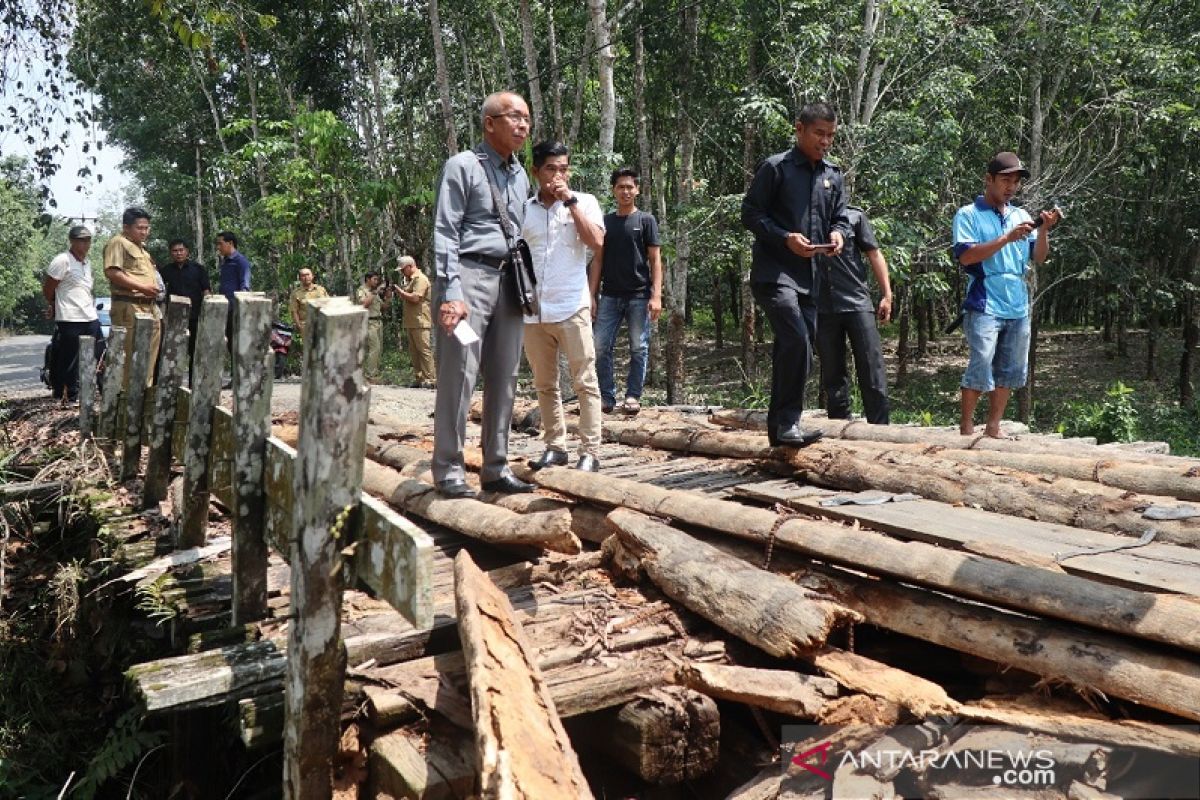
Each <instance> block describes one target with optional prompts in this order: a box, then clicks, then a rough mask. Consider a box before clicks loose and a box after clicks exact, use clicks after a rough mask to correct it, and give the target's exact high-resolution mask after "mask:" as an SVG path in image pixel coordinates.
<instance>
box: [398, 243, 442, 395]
mask: <svg viewBox="0 0 1200 800" xmlns="http://www.w3.org/2000/svg"><path fill="white" fill-rule="evenodd" d="M396 269H397V271H398V272H399V273H400V280H399V281H397V282H396V285H397V289H396V293H397V294H398V295H400V299H401V300H403V301H404V321H403V322H402V323H401V324H402V325H403V327H404V336H405V337H406V338H407V339H408V355H409V358H410V359H411V360H412V368H413V388H414V389H432V388H433V386H434V383H435V382H436V381H437V375H436V374H435V373H434V371H433V350H432V349H431V348H430V347H429V329H430V328H431V327H433V324H432V321H431V319H430V315H429V302H430V301H429V298H430V294H431V293H432V288H431V286H430V283H429V278H427V277H425V273H423V272H421V270H419V269H417V262H416V259H414V258H413V257H412V256H401V257H400V266H398V267H397V268H396Z"/></svg>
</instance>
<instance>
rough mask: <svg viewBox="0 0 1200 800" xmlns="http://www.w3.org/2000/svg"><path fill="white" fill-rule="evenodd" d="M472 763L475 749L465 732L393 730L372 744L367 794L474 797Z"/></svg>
mask: <svg viewBox="0 0 1200 800" xmlns="http://www.w3.org/2000/svg"><path fill="white" fill-rule="evenodd" d="M452 733H453V732H452ZM474 762H475V758H474V748H473V747H472V745H471V739H470V737H469V736H467V735H466V734H459V733H454V734H453V735H447V734H445V733H439V734H437V735H433V736H429V737H422V736H420V735H419V734H414V733H413V732H411V731H407V730H400V731H395V732H393V733H389V734H387V735H386V736H381V737H379V738H378V739H376V740H375V741H374V742H372V743H371V754H370V759H369V762H368V763H369V765H370V766H369V774H370V792H371V793H370V794H369V795H367V796H369V797H376V798H408V797H419V798H421V800H462V798H468V797H474V796H476V795H475V786H476V783H477V780H478V773H477V772H476V770H475V763H474Z"/></svg>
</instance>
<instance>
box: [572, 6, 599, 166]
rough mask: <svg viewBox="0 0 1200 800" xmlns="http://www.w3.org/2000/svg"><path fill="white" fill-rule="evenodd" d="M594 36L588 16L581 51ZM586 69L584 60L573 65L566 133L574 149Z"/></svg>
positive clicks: (580, 113)
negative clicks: (573, 87)
mask: <svg viewBox="0 0 1200 800" xmlns="http://www.w3.org/2000/svg"><path fill="white" fill-rule="evenodd" d="M594 40H595V37H594V36H593V35H592V21H591V17H588V22H587V24H586V25H584V27H583V52H584V53H587V52H590V51H591V49H592V43H593V41H594ZM587 76H588V70H587V67H586V64H585V63H584V62H580V63H579V64H577V65H576V66H575V103H574V105H573V106H572V107H571V132H570V133H569V134H567V148H568V149H570V150H574V149H575V143H576V142H577V141H579V126H580V124H581V123H582V122H583V87H584V86H586V85H587Z"/></svg>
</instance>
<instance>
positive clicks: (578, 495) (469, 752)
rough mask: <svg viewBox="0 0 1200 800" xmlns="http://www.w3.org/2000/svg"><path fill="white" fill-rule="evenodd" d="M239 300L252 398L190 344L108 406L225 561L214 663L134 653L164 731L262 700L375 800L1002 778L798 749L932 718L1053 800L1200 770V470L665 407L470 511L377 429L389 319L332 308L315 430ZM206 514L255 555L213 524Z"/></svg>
mask: <svg viewBox="0 0 1200 800" xmlns="http://www.w3.org/2000/svg"><path fill="white" fill-rule="evenodd" d="M262 302H265V301H262ZM223 303H224V301H223V300H212V299H210V300H208V301H206V303H205V309H204V313H203V315H202V318H201V326H200V327H201V330H200V333H199V337H200V342H201V346H203V345H204V342H205V341H206V339H205V337H206V336H209V337H210V338H211V337H214V336H217V335H219V332H220V331H221V330H222V329H223V326H224V313H225V308H224V307H223V305H222V304H223ZM172 305H173V314H172V315H169V324H170V320H175V322H174V324H175V325H176V327H177V326H178V324H179V322H178V321H179V320H180V319H184V320H185V319H186V314H184V315H183V316H180V313H179V312H178V311H177V310H175V309H174V306H175V303H174V302H173V304H172ZM237 305H238V315H237V317H235V319H236V320H237V324H238V326H239V328H246V330H247V335H246V336H245V337H239V338H238V342H239V343H240V345H239V347H238V351H237V352H236V353H235V367H234V395H235V408H234V410H233V412H229V411H227V410H225V409H221V408H220V407H219V406H217V405H216V398H217V391H216V389H217V387H218V385H219V373H218V377H216V378H214V377H213V376H212V374H211V370H210V369H208V368H206V367H204V366H203V365H202V362H200V361H199V360H198V361H197V373H196V375H195V376H194V378H193V389H192V390H191V391H189V390H187V389H179V388H178V385H177V384H175V385H172V383H171V380H172V379H171V378H170V374H171V369H173V368H174V367H173V364H174V363H175V362H172V361H170V359H171V357H172V356H171V353H172V350H171V347H172V346H171V344H170V342H171V337H168V338H167V347H168V350H167V359H168V361H167V363H168V364H171V365H172V366H169V367H168V368H167V370H166V372H167V378H166V379H165V380H164V381H163V382H162V384H161V385H160V387H159V389H158V391H157V392H156V393H153V394H152V395H151V398H152V402H150V404H151V405H153V407H154V408H155V409H156V413H155V414H153V415H151V417H150V420H149V421H148V422H147V423H146V426H145V430H144V431H143V432H140V433H139V432H137V431H135V430H134V428H135V425H133V424H131V423H130V420H135V419H136V420H140V419H142V418H143V415H144V413H145V412H144V411H143V412H142V413H139V411H138V409H136V407H135V405H134V404H133V403H131V402H130V398H124V399H123V400H119V399H118V397H117V395H118V394H119V393H116V392H114V393H113V394H111V395H110V394H109V393H106V395H105V400H106V403H111V402H118V405H119V406H124V407H126V408H127V409H128V410H127V411H125V412H121V411H120V410H119V408H117V409H109V408H108V407H107V406H106V408H105V409H104V410H102V413H101V415H100V420H101V424H102V427H101V431H100V433H101V434H102V436H104V437H105V438H106V440H108V441H113V440H114V439H115V438H116V437H115V435H114V433H113V430H114V429H115V428H117V427H121V426H120V425H119V424H117V423H116V422H115V421H116V420H118V419H120V418H122V416H123V418H124V419H125V423H124V426H123V428H122V430H124V431H125V433H126V435H125V437H123V450H124V456H125V457H124V459H123V463H122V473H123V474H126V475H131V474H133V473H134V472H136V465H137V463H138V462H137V457H138V456H139V455H140V445H139V443H140V442H141V441H142V439H143V438H145V439H146V440H147V441H148V442H149V444H150V445H151V447H150V463H151V464H158V465H159V466H157V467H155V469H156V470H157V471H156V473H155V474H154V475H151V474H150V473H149V471H148V472H147V480H146V483H145V486H146V491H147V500H150V501H156V500H157V499H161V497H155V496H154V493H162V494H163V495H165V492H166V490H165V487H166V485H167V484H166V479H167V478H168V477H169V472H170V460H169V459H168V460H167V461H166V462H165V463H164V462H163V461H156V460H155V459H156V458H161V455H156V453H158V452H159V450H158V449H156V448H162V447H164V446H165V447H166V448H167V452H168V454H169V453H170V452H171V450H174V452H175V453H176V459H175V461H176V463H180V464H182V465H183V474H182V476H181V478H179V479H177V482H176V486H177V492H176V497H175V501H176V502H174V504H173V505H174V506H175V508H176V509H177V511H178V526H177V531H178V533H177V536H176V542H175V544H176V545H177V546H178V548H179V549H178V550H177V551H176V552H175V553H174V554H172V558H173V559H174V561H175V562H177V563H178V562H187V561H193V562H194V559H196V558H201V557H203V558H207V559H210V560H214V564H213V565H211V568H209V569H207V570H206V571H205V577H203V578H200V579H190V580H187V579H183V578H182V577H181V579H180V581H179V590H178V597H179V598H180V603H181V606H182V607H183V614H182V616H181V618H180V620H179V622H178V626H179V628H180V632H181V633H189V634H195V635H194V636H192V637H191V641H192V643H193V648H192V649H194V650H197V652H190V653H187V654H182V655H179V656H176V657H173V658H169V659H165V660H161V661H156V662H151V663H147V664H142V665H139V666H137V667H135V668H133V669H132V670H131V671H130V672H129V681H130V687H131V690H132V692H133V693H134V695H135V696H136V697H137V698H138V699H139V701H140V702H142V703H143V704H144V706H145V708H146V709H147V711H149V712H150V713H166V712H186V711H188V710H190V709H200V708H210V707H219V706H236V707H237V708H238V712H239V713H238V714H237V717H236V718H237V719H238V721H239V722H238V725H239V727H240V735H241V737H242V739H243V741H244V742H245V744H246V746H248V747H261V748H266V747H274V746H279V743H280V742H283V748H284V760H285V775H284V786H285V793H286V795H287V796H289V797H328V796H329V795H330V791H331V789H330V775H331V774H332V771H333V769H334V761H335V753H336V751H337V749H338V741H339V736H341V738H342V744H343V749H345V745H346V742H347V741H350V742H352V743H357V747H351V748H350V749H352V750H355V749H361V751H363V752H365V753H367V754H369V757H368V758H367V759H366V763H365V765H363V766H362V774H361V775H360V776H359V777H361V779H362V780H361V783H362V787H363V790H364V791H365V792H366V796H372V797H387V796H393V797H467V796H475V795H477V794H478V795H481V796H486V797H530V798H539V799H540V798H557V797H563V798H568V797H588V796H592V795H593V794H595V795H596V796H601V795H604V796H651V795H650V794H644V793H646V792H650V791H651V790H649V789H648V788H647V787H651V786H656V787H660V788H658V789H656V790H654V791H656V792H657V793H656V794H653V795H652V796H655V797H672V796H702V797H722V796H730V797H737V798H773V797H890V796H895V795H896V794H897V793H899V794H902V795H903V794H907V795H908V796H913V792H916V793H917V794H920V795H924V796H943V797H974V796H981V795H982V794H987V792H988V791H989V790H992V791H994V788H995V787H992V786H983V785H979V784H978V783H971V779H970V778H969V777H967V776H963V775H959V776H957V777H956V778H955V780H956V781H959V783H951V784H949V785H947V784H946V783H945V782H944V781H943V780H942V777H941V776H938V775H934V774H932V773H931V771H929V770H923V769H922V768H921V766H920V764H914V765H913V766H912V767H910V768H906V769H903V770H892V771H887V770H855V769H847V768H841V769H837V770H836V771H832V770H831V775H830V777H829V780H825V779H824V778H822V777H820V776H819V775H818V774H817V773H816V772H813V771H810V770H807V769H804V768H802V767H798V766H789V764H788V760H787V754H788V753H790V752H792V751H791V750H790V749H789V748H795V750H796V751H797V752H804V748H805V746H806V744H811V742H808V743H806V742H805V741H804V740H797V741H791V742H788V743H787V744H788V747H787V748H784V757H783V758H782V759H781V757H780V744H781V737H782V736H783V735H784V726H785V725H792V724H801V723H810V724H812V723H823V724H826V725H835V726H839V729H838V730H839V731H840V733H839V734H837V735H836V736H835V737H834V738H835V740H836V741H837V743H838V744H839V746H843V747H851V746H855V747H865V746H868V745H870V744H871V743H872V742H875V743H877V742H878V741H880V740H881V738H882V737H883V736H884V734H883V733H881V732H880V731H879V726H891V725H896V724H899V723H905V722H909V723H911V722H924V723H926V724H927V725H931V726H933V728H935V729H936V731H937V733H936V737H935V739H934V740H932V741H931V742H927V743H926V744H925V745H924V747H926V748H932V749H938V750H940V751H943V752H948V751H951V750H953V749H954V748H955V747H968V746H974V747H983V746H995V743H996V742H997V741H1006V740H1005V739H1004V737H1005V736H1009V735H1014V736H1018V737H1021V736H1023V737H1026V739H1023V740H1022V741H1029V740H1030V739H1029V737H1033V738H1034V739H1036V741H1037V742H1038V743H1039V746H1043V747H1046V748H1048V749H1049V750H1051V751H1052V752H1054V753H1055V757H1056V759H1057V761H1056V763H1057V764H1058V767H1059V769H1058V771H1057V773H1056V775H1055V783H1054V785H1053V786H1040V787H1037V788H1038V790H1039V791H1041V792H1043V794H1040V795H1038V796H1064V797H1065V796H1071V797H1112V796H1120V795H1119V794H1113V793H1112V791H1113V790H1116V791H1118V792H1119V791H1120V787H1121V786H1122V785H1125V784H1123V783H1122V781H1123V780H1124V781H1126V783H1128V779H1129V776H1130V775H1138V777H1140V778H1145V777H1146V776H1145V775H1144V774H1141V773H1146V772H1147V771H1148V770H1149V771H1153V770H1158V771H1159V772H1160V773H1162V774H1166V773H1170V772H1172V771H1177V770H1183V771H1185V772H1186V771H1187V770H1189V769H1190V770H1193V771H1195V770H1196V765H1197V763H1200V732H1198V731H1197V728H1196V726H1195V725H1194V723H1195V722H1197V721H1200V657H1198V656H1197V653H1198V652H1200V624H1197V623H1198V622H1200V602H1197V598H1200V569H1197V568H1198V567H1200V547H1198V546H1197V545H1198V543H1200V509H1198V508H1197V506H1200V461H1197V460H1192V459H1182V458H1176V457H1172V456H1169V455H1165V454H1163V453H1158V452H1148V451H1149V450H1153V449H1154V448H1147V447H1143V448H1140V449H1139V448H1129V447H1124V448H1120V447H1111V446H1106V447H1101V446H1096V445H1095V444H1093V443H1088V442H1080V441H1063V440H1058V439H1054V438H1050V437H1037V436H1028V435H1025V436H1020V437H1018V438H1017V439H1015V440H993V439H987V438H984V437H978V438H965V437H960V436H958V435H957V433H953V432H946V431H939V430H932V429H922V428H909V427H888V426H869V425H865V424H863V423H846V422H837V421H821V422H817V423H815V424H821V425H823V426H824V428H825V432H826V434H827V436H826V439H825V440H823V441H822V442H820V443H818V444H816V445H813V446H811V447H808V448H805V449H803V450H798V451H797V450H786V449H771V448H769V447H767V446H766V441H765V437H764V436H762V435H761V433H758V432H755V431H754V430H748V429H753V428H755V427H757V426H761V423H762V421H761V419H760V418H759V416H758V415H756V414H755V413H754V412H727V413H717V414H713V415H712V416H711V417H707V416H704V415H697V414H684V413H678V412H674V411H669V410H668V411H662V412H655V411H653V410H646V411H644V412H643V413H642V414H641V415H640V416H639V417H637V418H635V419H631V420H624V421H620V422H618V421H612V422H608V424H607V425H606V428H605V439H606V444H605V445H604V449H603V450H602V452H601V453H600V459H601V462H602V464H603V466H604V469H603V472H601V473H600V474H590V473H581V472H577V471H573V470H567V469H548V470H544V471H541V472H536V473H534V472H532V471H529V470H528V469H527V468H526V467H525V466H524V460H523V459H525V458H530V459H531V458H532V457H534V456H536V455H537V454H538V453H540V450H541V446H540V443H539V442H538V441H537V440H536V438H533V437H521V436H514V440H513V446H512V456H513V459H512V460H513V463H514V468H515V469H516V470H517V471H518V474H519V475H520V476H521V477H523V478H526V479H528V480H532V481H534V482H536V483H537V485H538V486H539V490H540V491H539V492H538V493H537V494H534V495H518V496H487V495H484V496H481V498H480V499H478V500H453V501H450V500H443V499H441V498H439V497H438V496H437V494H436V493H435V492H434V491H433V486H432V482H431V476H430V475H429V472H428V467H429V463H428V458H429V452H430V449H431V436H432V430H431V428H430V427H429V426H418V427H413V426H406V425H400V424H396V423H395V422H394V421H392V420H389V419H388V418H386V417H383V416H380V415H371V414H370V412H369V410H368V391H367V389H366V387H365V386H364V385H363V382H362V377H361V370H360V369H359V368H358V364H359V361H360V358H361V337H362V330H361V329H362V327H363V323H362V320H361V311H360V310H358V309H355V308H353V307H350V306H348V305H344V304H340V303H338V302H337V301H331V302H329V303H326V304H324V305H320V306H319V307H318V309H317V314H316V321H315V331H314V335H313V337H312V342H311V351H310V352H309V353H308V359H307V362H306V373H305V388H304V394H303V396H304V400H303V405H302V407H301V412H300V418H299V425H295V424H292V422H293V421H292V420H290V419H285V420H276V423H277V424H276V425H275V427H274V430H273V432H272V431H270V430H269V428H268V426H269V424H270V421H269V418H268V409H269V395H270V392H269V371H267V372H268V374H267V375H259V368H260V367H262V366H263V364H262V357H261V355H260V354H258V353H257V352H256V351H255V349H254V348H252V347H251V346H250V344H249V343H251V342H254V341H256V340H255V339H254V338H253V333H254V331H256V328H251V327H247V326H259V325H261V324H262V323H261V320H258V317H256V316H255V313H254V311H253V310H252V309H254V308H255V307H256V303H255V302H254V301H253V298H250V297H249V296H247V297H246V298H245V299H242V298H240V297H239V300H238V302H237ZM243 305H244V306H245V309H243ZM206 332H207V333H206ZM214 341H217V340H214ZM210 344H211V343H210ZM242 344H244V345H245V346H241V345H242ZM198 350H199V347H198ZM201 352H203V351H201ZM131 366H133V367H134V368H135V369H136V367H137V365H131ZM109 380H110V381H113V380H114V378H113V377H112V374H111V372H110V375H109ZM136 380H137V376H136V375H135V377H134V381H135V383H134V385H137V384H136ZM110 385H112V386H119V385H120V384H119V381H118V382H117V383H116V384H110ZM164 387H165V388H164ZM264 387H265V388H264ZM133 394H135V395H136V394H137V392H136V390H135V392H134V393H133ZM264 394H265V395H266V401H265V403H264V401H263V397H264ZM132 400H133V401H134V403H141V404H142V405H143V406H145V405H147V402H148V401H147V400H145V399H139V398H138V397H133V398H132ZM172 400H173V401H174V405H175V407H174V408H168V407H167V406H168V405H170V404H171V401H172ZM158 412H161V414H160V413H158ZM515 416H516V417H518V418H521V417H522V416H523V414H517V415H515ZM172 419H173V420H175V423H174V425H170V424H169V423H168V422H167V420H172ZM106 420H112V421H113V424H112V425H110V426H108V427H105V426H104V423H105V421H106ZM168 427H170V429H171V433H172V436H171V437H169V438H168V443H167V444H165V445H164V443H163V441H162V439H163V434H164V432H165V430H166V429H167V428H168ZM293 448H294V449H293ZM467 455H468V466H469V467H475V468H477V467H478V464H479V454H478V452H477V451H474V450H469V451H468V454H467ZM126 463H128V464H129V469H128V470H127V469H126V467H125V464H126ZM149 469H150V468H149V467H148V468H147V470H149ZM160 487H161V488H160ZM235 487H236V489H235ZM210 495H212V496H213V497H214V498H215V500H216V501H217V503H218V508H219V509H220V508H223V509H225V512H224V513H228V514H229V516H230V517H231V519H232V522H233V536H232V541H230V542H228V543H225V542H219V541H218V542H212V541H208V540H207V537H206V535H205V523H204V519H206V518H207V516H208V514H209V499H210ZM197 517H202V518H203V519H199V520H197ZM476 565H478V567H477V566H476ZM167 568H168V567H167V566H166V565H165V562H164V564H162V565H160V566H158V567H154V566H153V565H151V571H152V572H154V573H155V574H161V571H162V570H163V569H167ZM480 568H483V570H486V571H481V569H480ZM176 569H177V567H176ZM222 574H224V575H230V574H231V575H232V581H231V582H230V581H228V580H227V579H225V580H222V579H221V577H220V576H221V575H222ZM143 579H144V575H143ZM214 607H216V608H218V609H221V608H227V609H228V610H227V611H224V612H221V611H218V613H215V614H214V613H213V609H214ZM191 608H195V609H196V610H197V613H194V614H193V613H189V609H191ZM201 609H202V610H203V613H200V610H201ZM214 628H222V629H225V632H221V633H218V632H216V631H214ZM231 632H232V633H231ZM215 645H219V646H215ZM206 647H207V649H206ZM972 724H980V725H984V724H986V725H988V726H989V728H988V729H987V735H986V736H985V739H984V741H983V743H982V744H980V743H976V744H974V745H968V744H967V742H968V739H969V735H968V732H969V731H970V728H971V725H972ZM871 726H873V727H871ZM1014 732H1015V733H1014ZM231 735H233V734H232V733H231ZM838 737H840V738H838ZM989 737H990V738H989ZM1118 756H1119V758H1118ZM1139 758H1140V759H1141V760H1140V761H1139V760H1138V759H1139ZM1164 764H1165V765H1167V766H1166V767H1164V766H1163V765H1164ZM1147 765H1154V766H1153V767H1151V766H1147ZM1164 770H1165V772H1164ZM1185 777H1186V776H1185ZM680 785H686V786H687V787H688V792H689V793H688V794H687V795H682V794H680V795H675V794H671V793H669V790H668V789H665V788H661V787H670V786H680ZM1189 785H1190V784H1189ZM1006 788H1007V789H1011V791H1006V792H1005V793H1004V794H1003V796H1005V797H1017V796H1034V795H1033V794H1032V793H1028V792H1026V790H1024V789H1017V788H1013V787H1006ZM1052 790H1053V791H1057V792H1058V794H1057V795H1055V794H1052V793H1051V794H1046V792H1051V791H1052ZM988 796H998V795H996V794H994V793H993V794H990V795H988ZM1143 796H1145V795H1143Z"/></svg>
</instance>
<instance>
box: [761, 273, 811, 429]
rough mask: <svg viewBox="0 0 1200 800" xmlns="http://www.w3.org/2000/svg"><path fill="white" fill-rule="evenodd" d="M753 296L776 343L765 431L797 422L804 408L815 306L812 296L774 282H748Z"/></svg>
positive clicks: (772, 357)
mask: <svg viewBox="0 0 1200 800" xmlns="http://www.w3.org/2000/svg"><path fill="white" fill-rule="evenodd" d="M751 290H752V291H753V293H754V299H755V300H756V301H757V302H758V304H759V306H761V307H762V310H763V313H764V314H766V315H767V321H768V322H769V323H771V331H772V332H773V333H774V334H775V343H774V344H773V345H772V346H771V405H770V407H769V409H768V411H767V430H768V431H769V432H770V435H771V436H774V435H775V433H776V432H777V431H779V430H780V429H787V428H790V427H792V426H793V425H796V424H799V422H800V414H801V413H802V412H803V411H804V384H805V383H807V382H808V373H809V372H810V371H811V370H812V341H813V337H814V335H815V334H816V330H817V306H816V303H815V301H814V300H813V298H812V296H811V295H808V294H802V293H801V292H799V291H797V290H796V289H795V288H794V287H791V286H781V285H779V284H777V283H755V284H751Z"/></svg>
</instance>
